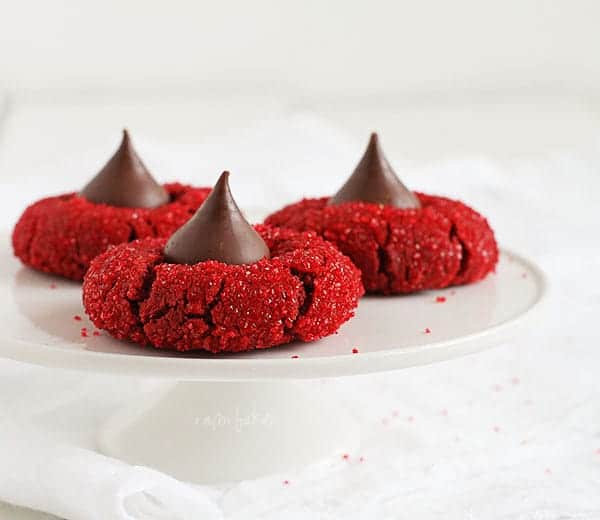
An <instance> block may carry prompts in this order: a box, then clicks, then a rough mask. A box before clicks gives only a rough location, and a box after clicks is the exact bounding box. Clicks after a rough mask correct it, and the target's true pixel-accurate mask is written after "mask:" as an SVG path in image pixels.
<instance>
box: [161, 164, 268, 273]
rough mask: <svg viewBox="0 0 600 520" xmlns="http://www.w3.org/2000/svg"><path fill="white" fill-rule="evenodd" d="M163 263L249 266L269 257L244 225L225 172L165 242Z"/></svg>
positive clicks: (260, 240) (257, 237)
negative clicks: (193, 213)
mask: <svg viewBox="0 0 600 520" xmlns="http://www.w3.org/2000/svg"><path fill="white" fill-rule="evenodd" d="M164 253H165V260H166V261H167V262H170V263H174V264H197V263H199V262H206V261H207V260H216V261H218V262H223V263H224V264H252V263H254V262H258V261H259V260H261V259H262V258H269V257H270V253H269V248H268V247H267V244H265V242H264V240H263V239H262V237H261V236H260V235H259V234H258V233H257V232H256V231H255V229H254V228H253V227H252V226H251V225H250V224H249V223H248V221H247V220H246V219H245V218H244V215H242V212H241V211H240V209H239V208H238V206H237V204H236V203H235V200H234V199H233V196H232V195H231V190H230V189H229V172H228V171H225V172H223V173H222V174H221V176H220V177H219V180H218V181H217V183H216V184H215V186H214V188H213V189H212V191H211V193H210V195H209V196H208V197H207V199H206V200H205V201H204V203H203V204H202V206H200V208H199V209H198V211H196V213H195V215H194V216H193V217H192V218H191V219H190V220H188V222H187V223H186V224H184V225H183V226H182V227H180V228H179V229H178V230H177V231H176V232H175V233H174V234H173V235H172V236H171V238H170V239H169V241H168V242H167V244H166V245H165V249H164Z"/></svg>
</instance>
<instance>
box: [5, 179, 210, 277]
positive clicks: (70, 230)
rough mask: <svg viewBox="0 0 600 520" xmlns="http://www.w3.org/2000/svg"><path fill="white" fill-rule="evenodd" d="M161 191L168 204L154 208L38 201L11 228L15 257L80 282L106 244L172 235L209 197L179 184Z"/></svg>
mask: <svg viewBox="0 0 600 520" xmlns="http://www.w3.org/2000/svg"><path fill="white" fill-rule="evenodd" d="M165 189H166V190H167V191H168V192H169V194H170V196H171V202H170V203H169V204H165V205H164V206H160V207H158V208H153V209H144V208H122V207H116V206H108V205H106V204H95V203H93V202H90V201H88V200H86V199H85V198H83V197H80V196H78V195H77V194H76V193H69V194H66V195H59V196H56V197H48V198H45V199H42V200H39V201H38V202H35V203H34V204H32V205H31V206H29V207H28V208H27V209H26V210H25V211H24V213H23V215H21V218H20V219H19V221H18V222H17V224H16V225H15V228H14V230H13V235H12V243H13V249H14V252H15V256H17V257H19V258H20V259H21V261H22V262H23V263H24V264H26V265H28V266H29V267H33V268H34V269H38V270H40V271H45V272H47V273H53V274H58V275H61V276H64V277H66V278H71V279H73V280H81V279H83V275H84V274H85V271H86V270H87V268H88V266H89V264H90V261H91V260H92V259H93V258H94V257H96V256H97V255H99V254H100V253H102V252H103V251H105V250H106V249H107V248H108V247H109V246H110V245H115V244H121V243H123V242H131V241H132V240H135V239H137V238H146V237H168V236H169V235H171V233H173V232H174V231H175V230H176V229H177V228H179V227H180V226H182V225H183V224H184V223H185V222H186V221H187V220H188V219H189V218H190V217H191V216H192V215H193V214H194V212H195V211H196V209H198V207H199V206H200V204H202V202H204V199H205V198H206V197H207V196H208V194H209V193H210V188H193V187H191V186H185V185H182V184H178V183H174V184H165Z"/></svg>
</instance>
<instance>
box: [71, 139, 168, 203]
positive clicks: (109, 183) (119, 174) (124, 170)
mask: <svg viewBox="0 0 600 520" xmlns="http://www.w3.org/2000/svg"><path fill="white" fill-rule="evenodd" d="M80 195H81V196H82V197H85V198H86V199H87V200H89V201H90V202H95V203H97V204H108V205H109V206H119V207H126V208H157V207H158V206H162V205H164V204H167V203H168V202H169V194H168V193H167V191H166V190H165V189H164V188H163V187H162V186H161V185H160V184H158V182H156V180H155V179H154V177H152V175H151V174H150V172H149V171H148V169H147V168H146V166H144V163H143V162H142V160H141V159H140V158H139V156H138V154H137V153H136V152H135V150H134V148H133V145H132V144H131V138H130V136H129V132H128V131H127V129H124V130H123V137H122V139H121V144H120V145H119V148H118V149H117V151H116V152H115V153H114V155H113V156H112V157H111V158H110V160H109V161H108V162H107V163H106V165H105V166H104V168H102V170H100V172H98V174H97V175H96V176H95V177H94V178H93V179H92V180H91V181H90V182H89V183H88V184H87V185H86V186H85V188H83V190H81V192H80Z"/></svg>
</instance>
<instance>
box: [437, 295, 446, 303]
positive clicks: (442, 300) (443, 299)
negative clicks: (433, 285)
mask: <svg viewBox="0 0 600 520" xmlns="http://www.w3.org/2000/svg"><path fill="white" fill-rule="evenodd" d="M445 301H446V297H445V296H436V297H435V302H436V303H444V302H445Z"/></svg>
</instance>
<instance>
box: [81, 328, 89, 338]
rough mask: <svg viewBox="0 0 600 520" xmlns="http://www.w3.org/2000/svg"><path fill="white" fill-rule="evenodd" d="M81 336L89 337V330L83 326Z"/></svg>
mask: <svg viewBox="0 0 600 520" xmlns="http://www.w3.org/2000/svg"><path fill="white" fill-rule="evenodd" d="M81 337H82V338H87V337H88V331H87V329H86V328H85V327H82V329H81Z"/></svg>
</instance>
